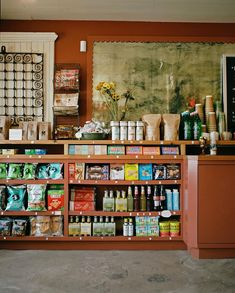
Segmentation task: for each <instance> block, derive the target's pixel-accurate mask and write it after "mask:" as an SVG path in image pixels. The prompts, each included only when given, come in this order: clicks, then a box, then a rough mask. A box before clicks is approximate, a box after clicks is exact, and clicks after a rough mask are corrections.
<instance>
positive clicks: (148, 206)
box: [146, 185, 153, 212]
mask: <svg viewBox="0 0 235 293" xmlns="http://www.w3.org/2000/svg"><path fill="white" fill-rule="evenodd" d="M152 203H153V199H152V189H151V186H150V185H148V186H147V197H146V210H147V211H148V212H150V211H152V209H153V205H152Z"/></svg>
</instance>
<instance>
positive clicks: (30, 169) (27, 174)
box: [23, 163, 37, 179]
mask: <svg viewBox="0 0 235 293" xmlns="http://www.w3.org/2000/svg"><path fill="white" fill-rule="evenodd" d="M36 167H37V164H36V163H25V164H24V168H23V179H35V176H36Z"/></svg>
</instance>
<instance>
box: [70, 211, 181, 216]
mask: <svg viewBox="0 0 235 293" xmlns="http://www.w3.org/2000/svg"><path fill="white" fill-rule="evenodd" d="M171 213H172V216H181V215H182V214H183V213H182V211H171ZM69 215H70V216H107V217H112V216H113V217H137V216H139V217H149V216H151V217H156V216H161V212H154V211H152V212H104V211H69Z"/></svg>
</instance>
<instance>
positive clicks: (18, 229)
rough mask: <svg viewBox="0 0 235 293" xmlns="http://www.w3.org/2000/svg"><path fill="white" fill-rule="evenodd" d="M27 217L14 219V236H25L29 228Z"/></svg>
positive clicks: (12, 232) (12, 233)
mask: <svg viewBox="0 0 235 293" xmlns="http://www.w3.org/2000/svg"><path fill="white" fill-rule="evenodd" d="M27 223H28V221H27V219H13V224H12V231H11V235H12V236H25V235H26V228H27Z"/></svg>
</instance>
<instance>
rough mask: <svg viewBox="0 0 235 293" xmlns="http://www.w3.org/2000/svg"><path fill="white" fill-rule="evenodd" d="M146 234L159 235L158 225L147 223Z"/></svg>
mask: <svg viewBox="0 0 235 293" xmlns="http://www.w3.org/2000/svg"><path fill="white" fill-rule="evenodd" d="M147 231H148V232H147V233H148V236H159V226H158V225H148V227H147Z"/></svg>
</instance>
